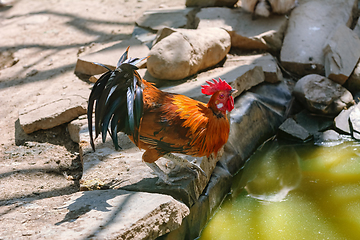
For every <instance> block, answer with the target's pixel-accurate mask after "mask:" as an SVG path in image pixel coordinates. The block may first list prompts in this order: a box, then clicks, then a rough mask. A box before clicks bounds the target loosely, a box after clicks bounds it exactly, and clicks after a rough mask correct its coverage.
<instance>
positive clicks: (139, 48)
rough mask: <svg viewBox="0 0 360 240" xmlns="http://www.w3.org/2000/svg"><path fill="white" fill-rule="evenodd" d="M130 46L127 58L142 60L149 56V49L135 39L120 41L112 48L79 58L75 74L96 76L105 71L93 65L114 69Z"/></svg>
mask: <svg viewBox="0 0 360 240" xmlns="http://www.w3.org/2000/svg"><path fill="white" fill-rule="evenodd" d="M128 46H130V49H129V56H130V57H133V58H135V57H138V58H143V57H147V56H148V54H149V48H148V47H147V46H146V45H145V44H143V43H142V42H141V41H140V40H138V39H136V38H135V37H133V38H131V39H127V40H122V41H120V42H117V43H115V44H114V45H112V46H109V47H106V48H104V49H101V50H99V51H96V52H94V53H90V54H88V55H84V56H80V57H79V58H78V60H77V62H76V66H75V73H77V74H85V75H98V74H101V73H104V72H106V71H107V69H106V68H104V67H102V66H99V65H96V64H94V62H97V63H101V64H104V65H105V66H107V67H109V68H110V69H115V66H116V64H117V62H118V61H119V58H120V57H121V55H122V54H123V53H124V52H125V50H126V48H127V47H128Z"/></svg>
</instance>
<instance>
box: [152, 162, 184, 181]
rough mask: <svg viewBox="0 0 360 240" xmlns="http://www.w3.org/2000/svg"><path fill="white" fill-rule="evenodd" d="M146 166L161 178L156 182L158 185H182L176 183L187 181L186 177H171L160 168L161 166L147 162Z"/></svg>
mask: <svg viewBox="0 0 360 240" xmlns="http://www.w3.org/2000/svg"><path fill="white" fill-rule="evenodd" d="M145 163H146V165H148V166H149V167H150V168H151V169H152V170H153V171H154V172H155V174H156V175H157V176H158V177H159V180H158V181H157V182H156V185H161V184H164V183H165V184H166V185H172V186H174V185H176V186H177V185H179V186H180V185H181V184H180V183H175V182H177V181H179V180H182V179H185V178H186V177H169V176H168V175H167V174H166V173H164V171H163V170H161V169H160V168H159V166H158V165H157V164H156V163H148V162H145Z"/></svg>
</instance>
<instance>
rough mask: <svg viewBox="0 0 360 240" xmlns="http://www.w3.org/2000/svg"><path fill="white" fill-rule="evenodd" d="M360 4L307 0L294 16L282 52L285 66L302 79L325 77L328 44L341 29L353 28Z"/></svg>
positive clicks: (290, 21) (332, 0)
mask: <svg viewBox="0 0 360 240" xmlns="http://www.w3.org/2000/svg"><path fill="white" fill-rule="evenodd" d="M357 2H358V1H357V0H344V1H338V0H313V1H309V0H303V1H299V6H297V7H296V8H295V9H294V10H293V11H292V12H291V14H290V19H289V24H288V28H287V32H286V35H285V38H284V42H283V46H282V48H281V54H280V59H281V62H282V65H283V66H284V67H285V68H286V69H287V70H289V71H291V72H294V73H296V74H298V75H300V76H304V75H307V74H312V73H314V74H320V75H324V74H325V69H324V52H323V47H324V42H326V39H327V38H328V37H329V35H330V34H331V32H332V30H333V29H334V28H335V27H336V26H338V25H344V26H348V27H349V26H350V25H351V24H352V22H353V18H354V16H355V15H354V14H355V13H356V12H357Z"/></svg>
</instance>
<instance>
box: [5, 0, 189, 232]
mask: <svg viewBox="0 0 360 240" xmlns="http://www.w3.org/2000/svg"><path fill="white" fill-rule="evenodd" d="M184 5H185V0H158V1H153V0H97V1H95V0H93V1H89V0H76V1H74V0H30V1H29V0H28V1H25V0H19V1H11V2H10V1H4V0H3V1H1V3H0V102H1V103H2V107H1V108H0V116H1V117H0V132H1V134H2V137H1V138H0V188H1V194H0V225H6V224H7V222H6V221H7V218H3V216H4V215H5V214H7V213H9V212H10V211H13V210H16V208H17V207H19V206H20V205H23V204H25V203H27V202H31V201H36V200H39V199H42V200H43V201H47V200H48V201H49V204H50V203H51V201H52V199H51V197H53V196H64V200H65V198H68V197H66V195H68V194H71V193H74V192H77V191H79V179H80V178H81V174H82V167H81V162H80V158H79V153H78V144H76V143H74V142H73V141H72V140H71V139H70V136H69V133H68V131H67V124H64V125H62V126H58V127H55V128H53V129H49V130H41V131H37V132H34V133H32V134H29V135H27V134H25V133H24V132H23V130H22V129H21V127H20V124H19V120H18V119H19V111H21V110H22V109H23V108H25V107H27V106H32V105H36V104H39V102H40V101H41V99H46V98H49V96H50V97H51V96H52V95H56V94H62V93H65V92H66V91H69V90H71V91H74V90H75V91H76V90H77V89H83V88H87V89H89V88H91V85H90V84H89V83H88V82H86V81H83V80H81V79H79V78H78V77H77V76H76V75H75V74H74V68H75V64H76V61H77V57H78V56H79V54H86V53H89V52H92V51H95V50H96V49H99V48H100V47H102V46H104V45H106V44H110V43H112V42H117V41H119V40H123V39H129V38H130V37H131V34H132V32H133V30H134V27H135V20H136V19H138V18H139V17H140V16H141V15H142V13H143V12H144V11H146V10H148V9H153V8H159V7H172V6H184ZM20 203H21V204H20ZM24 214H25V215H26V212H25V213H24ZM48 217H49V218H51V217H52V215H49V216H48ZM31 219H32V218H29V220H27V224H28V227H27V229H28V230H29V231H36V228H37V226H36V225H34V224H32V223H31V221H32V220H31ZM48 220H49V221H51V219H48ZM23 236H26V234H25V235H23ZM0 239H1V237H0Z"/></svg>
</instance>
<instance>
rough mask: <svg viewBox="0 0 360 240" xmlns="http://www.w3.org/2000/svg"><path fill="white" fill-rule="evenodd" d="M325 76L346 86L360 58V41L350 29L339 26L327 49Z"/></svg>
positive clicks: (326, 45)
mask: <svg viewBox="0 0 360 240" xmlns="http://www.w3.org/2000/svg"><path fill="white" fill-rule="evenodd" d="M324 53H325V74H326V77H328V78H329V79H331V80H333V81H335V82H337V83H339V84H341V85H342V84H344V83H345V81H346V80H347V79H348V78H349V76H350V75H351V73H352V72H353V70H354V68H355V66H356V64H357V62H358V60H359V57H360V39H359V37H358V36H357V35H356V33H354V32H353V31H352V30H351V29H350V28H348V27H346V26H344V25H339V26H338V27H337V28H336V29H335V30H334V31H333V32H332V35H331V36H330V37H329V39H328V40H327V42H326V44H325V47H324Z"/></svg>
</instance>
